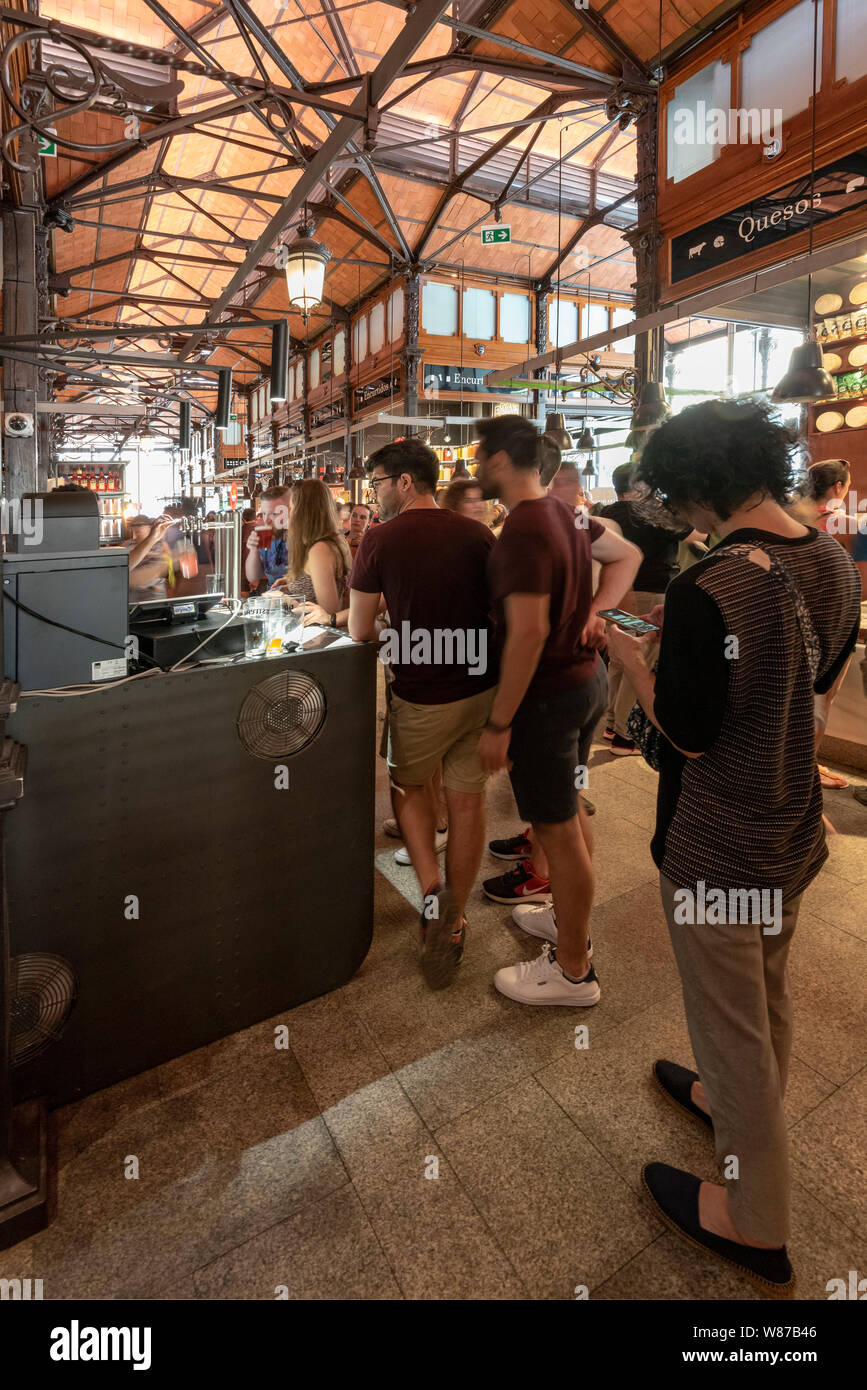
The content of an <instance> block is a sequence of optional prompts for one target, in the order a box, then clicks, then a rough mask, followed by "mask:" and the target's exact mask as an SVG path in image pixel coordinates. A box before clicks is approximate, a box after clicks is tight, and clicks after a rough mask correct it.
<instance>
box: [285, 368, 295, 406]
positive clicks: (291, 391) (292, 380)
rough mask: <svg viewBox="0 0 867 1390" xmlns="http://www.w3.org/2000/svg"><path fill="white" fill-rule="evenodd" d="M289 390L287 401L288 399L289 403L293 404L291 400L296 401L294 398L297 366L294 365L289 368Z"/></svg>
mask: <svg viewBox="0 0 867 1390" xmlns="http://www.w3.org/2000/svg"><path fill="white" fill-rule="evenodd" d="M287 390H288V394H287V396H286V401H287V404H291V402H292V401H294V399H295V368H294V367H290V368H289V382H288V386H287Z"/></svg>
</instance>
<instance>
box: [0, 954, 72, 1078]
mask: <svg viewBox="0 0 867 1390" xmlns="http://www.w3.org/2000/svg"><path fill="white" fill-rule="evenodd" d="M10 965H11V967H12V969H11V975H12V978H11V981H10V984H11V996H12V999H11V1008H10V1011H9V1012H10V1021H11V1033H12V1065H13V1066H16V1067H21V1066H23V1065H24V1063H25V1062H32V1061H33V1058H34V1057H38V1056H39V1054H40V1052H44V1051H45V1049H46V1048H47V1047H50V1046H51V1044H52V1043H53V1042H56V1041H57V1039H58V1038H59V1037H60V1035H61V1034H62V1032H63V1030H64V1028H65V1026H66V1021H67V1019H68V1018H69V1015H70V1014H71V1012H72V1009H73V1006H74V1004H75V1000H76V998H77V996H78V986H77V983H76V979H75V975H74V973H73V970H72V966H71V965H70V964H69V962H68V961H65V960H64V959H63V957H62V956H52V955H47V954H43V953H37V952H32V953H29V954H28V955H24V956H13V957H12V960H11V962H10Z"/></svg>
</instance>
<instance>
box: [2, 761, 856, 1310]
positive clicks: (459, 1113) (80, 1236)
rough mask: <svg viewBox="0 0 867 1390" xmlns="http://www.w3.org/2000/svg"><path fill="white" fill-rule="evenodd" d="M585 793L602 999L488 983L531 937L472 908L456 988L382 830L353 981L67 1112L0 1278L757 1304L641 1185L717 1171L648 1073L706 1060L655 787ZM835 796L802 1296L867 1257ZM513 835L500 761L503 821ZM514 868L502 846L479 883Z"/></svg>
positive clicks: (796, 1106)
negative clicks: (435, 986)
mask: <svg viewBox="0 0 867 1390" xmlns="http://www.w3.org/2000/svg"><path fill="white" fill-rule="evenodd" d="M378 772H379V775H378V783H377V826H378V827H379V826H381V823H382V819H383V817H384V816H385V815H387V814H388V813H389V807H388V792H387V784H386V780H385V777H384V769H383V766H382V764H381V763H380V764H379V768H378ZM590 780H591V786H590V791H589V794H590V795H591V797H592V798H593V800H594V801H595V802H596V805H597V808H598V809H597V815H596V817H595V819H594V821H593V827H594V831H595V835H596V862H597V894H596V907H595V913H594V921H593V938H594V946H595V951H596V954H595V964H596V967H597V970H598V973H599V976H600V980H601V983H602V987H603V997H602V1001H601V1003H600V1004H599V1005H598V1007H597V1008H596V1009H594V1010H592V1011H591V1012H590V1013H588V1014H580V1015H578V1014H577V1013H576V1011H573V1010H568V1009H540V1010H532V1009H529V1008H526V1007H523V1006H521V1005H519V1004H515V1003H513V1002H512V1001H510V1000H507V999H504V998H503V997H501V996H500V995H499V994H497V992H496V991H495V990H494V988H493V986H492V983H491V976H492V974H493V971H494V970H495V969H496V968H497V967H498V966H500V965H504V964H508V963H512V962H515V961H518V960H520V959H522V958H524V957H526V956H529V955H533V954H535V952H536V950H537V948H538V943H536V942H534V941H533V940H532V939H530V938H527V937H525V936H524V935H523V934H522V933H521V932H520V931H519V930H518V929H517V928H516V927H515V926H514V925H513V924H512V922H511V920H510V916H509V911H508V909H507V908H503V907H499V906H497V905H496V904H493V903H489V902H488V901H487V900H486V899H484V898H483V897H482V896H481V894H479V895H478V896H477V898H476V900H475V901H474V903H473V906H472V914H471V926H470V934H469V939H468V945H467V951H466V956H465V961H464V965H463V967H462V972H461V975H460V978H459V979H458V981H457V982H456V983H455V985H454V986H453V987H452V988H451V989H450V990H449V991H447V992H445V993H441V994H432V993H430V992H429V991H428V990H427V989H426V988H425V986H424V984H423V982H422V980H421V978H420V976H419V972H418V967H417V962H416V957H415V946H414V942H415V929H416V922H417V917H416V912H415V910H414V907H413V904H414V903H415V902H416V901H417V893H416V890H415V887H414V880H413V875H412V872H411V871H410V870H408V869H400V868H399V867H397V866H396V865H395V863H394V859H393V850H394V848H395V842H394V841H389V840H387V839H386V838H385V836H383V835H381V834H379V835H378V838H377V851H376V864H377V872H376V883H377V909H376V928H375V935H374V941H373V946H372V948H371V951H370V954H369V956H368V958H367V960H366V961H365V962H364V964H363V966H362V968H361V969H360V971H359V972H358V974H357V975H356V976H355V978H354V979H352V980H351V981H350V982H349V983H348V984H347V985H346V986H345V987H344V988H342V989H339V990H337V991H335V992H334V993H333V994H330V995H327V996H325V997H323V998H321V999H315V1000H312V1001H311V1002H310V1003H308V1004H304V1005H302V1006H301V1007H300V1008H297V1009H294V1010H292V1011H290V1012H289V1013H287V1014H285V1015H282V1016H280V1017H279V1018H277V1019H270V1020H267V1021H266V1022H264V1023H262V1024H259V1025H257V1026H256V1027H254V1028H250V1029H247V1030H246V1031H244V1032H242V1033H238V1034H235V1035H234V1036H232V1037H229V1038H224V1039H222V1040H221V1041H219V1042H217V1043H214V1044H213V1045H212V1046H210V1047H207V1048H203V1049H201V1050H200V1051H198V1052H195V1053H192V1054H190V1055H188V1056H186V1057H181V1058H178V1059H176V1060H175V1061H173V1062H170V1063H168V1064H166V1065H165V1066H163V1067H160V1068H158V1069H156V1070H154V1071H152V1072H149V1073H146V1074H144V1075H142V1076H138V1077H134V1078H132V1079H130V1080H128V1081H126V1082H123V1083H121V1084H120V1085H118V1086H114V1087H112V1088H111V1089H110V1090H107V1091H103V1092H101V1093H99V1094H97V1095H93V1096H90V1097H88V1098H86V1099H85V1100H83V1101H81V1102H80V1103H78V1104H76V1105H73V1106H68V1107H66V1108H65V1109H63V1110H60V1111H58V1112H56V1114H55V1116H54V1123H55V1125H56V1135H57V1149H58V1162H59V1179H58V1214H57V1217H56V1220H55V1221H54V1223H53V1224H52V1225H51V1227H50V1228H49V1229H48V1230H46V1231H45V1232H43V1233H42V1234H40V1235H39V1236H37V1237H35V1238H34V1239H33V1240H31V1241H29V1242H26V1243H24V1244H22V1245H19V1246H17V1247H15V1248H13V1249H12V1250H8V1251H5V1252H2V1253H0V1277H6V1278H15V1277H19V1278H26V1277H33V1278H41V1279H42V1280H43V1286H44V1296H45V1298H46V1299H64V1298H82V1299H101V1298H106V1299H147V1300H153V1299H168V1300H174V1299H211V1300H213V1299H218V1300H219V1299H229V1300H234V1299H274V1298H275V1297H278V1296H281V1294H282V1295H283V1296H285V1295H286V1293H288V1296H289V1297H290V1298H293V1299H315V1300H326V1299H341V1300H342V1299H402V1298H407V1299H509V1300H517V1299H574V1298H575V1297H576V1290H582V1289H586V1290H587V1291H588V1293H589V1296H590V1298H599V1299H606V1300H612V1299H613V1300H623V1299H626V1300H632V1299H666V1300H668V1299H670V1300H683V1299H700V1300H729V1299H731V1300H734V1299H742V1298H746V1299H759V1298H761V1294H760V1293H759V1291H758V1290H757V1289H755V1288H753V1287H752V1286H751V1285H750V1284H748V1283H745V1282H744V1281H742V1280H741V1279H740V1278H739V1277H737V1276H736V1275H735V1274H734V1273H729V1272H728V1271H727V1270H726V1269H725V1268H723V1267H720V1266H718V1265H716V1264H715V1262H713V1261H712V1260H710V1259H705V1258H704V1257H703V1256H702V1255H701V1254H700V1253H699V1252H697V1251H695V1250H693V1249H692V1248H690V1247H688V1246H686V1245H684V1244H683V1243H681V1242H680V1241H678V1240H677V1238H676V1237H675V1236H674V1235H672V1234H671V1233H670V1232H668V1231H667V1230H664V1229H663V1227H662V1225H661V1223H660V1222H659V1221H658V1219H657V1218H656V1216H655V1215H654V1213H653V1211H652V1210H651V1209H650V1207H649V1206H648V1205H647V1203H646V1201H645V1199H644V1197H643V1195H642V1188H641V1182H640V1172H641V1166H642V1164H643V1163H644V1162H646V1161H648V1160H650V1159H655V1158H656V1159H663V1160H666V1161H668V1162H672V1163H675V1164H677V1165H678V1166H682V1167H685V1168H689V1169H691V1170H692V1171H694V1172H697V1173H700V1174H701V1175H702V1176H706V1177H713V1176H714V1173H715V1160H714V1155H713V1150H712V1147H711V1146H710V1144H709V1142H708V1139H707V1137H706V1136H705V1135H704V1134H703V1132H702V1131H701V1130H700V1128H699V1127H697V1126H695V1127H694V1126H693V1125H692V1124H691V1123H690V1122H689V1121H688V1120H687V1119H685V1118H681V1117H680V1116H679V1115H678V1114H677V1113H676V1112H675V1111H674V1110H673V1109H672V1108H671V1107H670V1106H668V1105H667V1104H666V1102H665V1101H664V1099H663V1098H662V1097H661V1096H660V1095H659V1094H658V1093H657V1092H656V1090H655V1088H654V1087H653V1086H652V1084H651V1082H650V1068H651V1064H652V1062H653V1060H654V1058H656V1057H658V1056H669V1057H672V1058H675V1059H677V1060H680V1061H682V1062H684V1063H687V1064H689V1063H691V1054H690V1048H689V1042H688V1038H687V1033H686V1028H685V1024H684V1018H683V1009H682V1005H681V998H680V989H679V984H678V978H677V973H676V970H675V966H674V960H673V956H672V953H671V948H670V946H669V942H668V937H667V933H666V929H665V923H664V920H663V917H662V913H661V910H660V905H659V896H658V890H657V882H656V874H655V871H654V868H653V864H652V862H651V859H650V855H649V852H648V841H649V828H650V827H651V826H652V824H653V813H654V798H655V776H654V774H653V773H652V772H651V771H650V770H649V769H648V768H647V767H646V766H645V765H644V763H643V762H642V761H641V760H640V759H638V758H627V759H615V758H614V757H612V756H611V755H610V754H609V752H608V751H607V748H606V746H605V745H603V744H599V745H597V746H596V747H595V749H594V752H593V757H592V761H591V772H590ZM852 780H853V784H857V783H858V781H859V780H860V781H862V782H863V781H864V780H865V779H864V778H860V779H859V778H858V777H857V776H853V778H852ZM826 806H827V809H828V812H829V814H830V816H831V818H832V821H833V822H834V824H835V826H836V829H837V831H838V834H837V835H836V836H834V837H833V839H832V841H831V857H830V860H829V863H828V865H827V866H826V868H825V869H824V871H823V873H822V875H821V876H820V878H819V879H818V880H817V882H816V884H815V885H814V886H813V887H812V888H811V889H810V891H809V893H808V894H807V897H806V902H805V905H804V910H803V913H802V917H801V921H800V924H799V927H798V931H797V934H796V938H795V944H794V948H793V954H792V973H793V986H794V993H795V1000H796V1009H797V1013H796V1037H795V1048H794V1053H795V1055H794V1061H793V1066H792V1077H791V1086H790V1090H789V1095H788V1111H789V1119H790V1125H791V1139H792V1166H793V1179H794V1193H793V1233H792V1239H791V1243H790V1248H791V1253H792V1258H793V1262H794V1264H795V1266H796V1269H797V1273H798V1277H799V1296H800V1297H802V1298H804V1299H823V1298H826V1297H827V1292H826V1284H827V1282H828V1280H829V1279H831V1278H835V1277H844V1278H845V1277H847V1275H848V1271H849V1270H850V1269H855V1270H859V1271H860V1273H861V1274H862V1275H863V1274H865V1273H867V1158H865V1155H867V1142H865V1141H867V1132H865V1124H867V1121H865V1115H867V1055H865V1053H867V1042H865V1038H867V1033H865V1028H864V1017H865V1009H864V1000H865V990H864V980H865V967H867V927H865V913H864V891H865V882H867V807H863V806H861V805H860V804H859V803H858V802H856V801H854V799H853V797H852V795H851V791H838V792H830V793H828V794H827V795H826ZM516 828H517V821H516V817H515V812H514V807H513V803H512V799H511V793H510V790H509V784H508V780H507V779H506V778H505V777H499V778H497V779H495V780H494V782H493V784H492V786H491V789H490V795H489V834H490V836H494V835H502V834H508V833H511V832H512V831H513V830H514V829H516ZM503 867H507V866H502V865H499V866H498V865H497V861H493V860H490V859H488V858H486V859H485V861H484V862H483V865H482V876H484V877H487V876H488V875H490V874H491V873H496V872H500V871H501V869H502V868H503ZM284 1023H285V1025H286V1026H287V1029H288V1037H289V1047H288V1048H285V1049H276V1048H275V1045H274V1036H275V1035H274V1029H275V1027H276V1026H277V1025H278V1024H284ZM579 1025H586V1027H587V1045H586V1046H581V1045H579V1044H580V1043H581V1041H582V1039H581V1038H580V1036H576V1027H578V1026H579ZM131 1158H135V1159H137V1161H138V1172H139V1176H138V1178H137V1179H135V1180H130V1179H128V1178H127V1177H126V1176H125V1171H127V1169H128V1165H129V1163H130V1160H131Z"/></svg>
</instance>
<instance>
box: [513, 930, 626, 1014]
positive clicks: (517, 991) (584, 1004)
mask: <svg viewBox="0 0 867 1390" xmlns="http://www.w3.org/2000/svg"><path fill="white" fill-rule="evenodd" d="M494 985H495V987H496V988H497V989H498V990H499V991H500V993H501V994H505V995H506V997H507V998H509V999H516V1000H517V1001H518V1003H519V1004H560V1005H563V1004H566V1005H570V1004H571V1005H572V1006H573V1007H577V1008H579V1009H587V1008H590V1007H592V1005H593V1004H598V1003H599V1000H600V999H601V997H602V991H601V990H600V988H599V981H598V980H597V978H596V972H595V970H594V969H593V966H592V965H591V967H590V969H589V970H588V972H587V975H586V976H585V978H584V979H583V980H581V981H579V982H578V983H577V984H573V983H572V981H571V980H567V979H566V976H565V975H564V974H563V971H562V970H561V969H560V966H559V964H558V963H557V960H556V958H555V957H554V954H553V952H552V951H551V947H550V946H549V945H548V943H547V942H546V943H545V945H544V946H543V947H542V953H541V955H539V956H537V957H536V959H535V960H525V961H521V964H520V965H510V966H507V967H506V969H505V970H498V971H497V973H496V975H495V976H494Z"/></svg>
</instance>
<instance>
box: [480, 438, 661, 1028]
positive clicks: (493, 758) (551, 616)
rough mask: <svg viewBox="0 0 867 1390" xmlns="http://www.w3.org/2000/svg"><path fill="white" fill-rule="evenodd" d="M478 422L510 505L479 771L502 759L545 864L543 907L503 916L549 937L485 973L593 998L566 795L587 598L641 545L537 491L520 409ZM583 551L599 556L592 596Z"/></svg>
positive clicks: (585, 830)
mask: <svg viewBox="0 0 867 1390" xmlns="http://www.w3.org/2000/svg"><path fill="white" fill-rule="evenodd" d="M476 429H477V431H478V434H479V437H480V443H479V446H478V450H477V458H478V460H479V466H478V469H477V471H476V477H477V479H478V480H479V481H480V482H481V484H482V487H483V490H484V493H485V496H486V497H498V498H499V499H500V500H501V501H502V502H504V503H505V504H506V506H507V507H508V508H509V515H508V516H507V518H506V521H505V523H504V525H503V530H502V533H501V535H500V539H499V541H498V542H497V545H496V546H495V548H494V550H493V552H492V555H491V559H490V561H489V565H488V572H489V576H490V583H491V593H492V596H493V599H494V602H495V615H496V619H497V628H498V636H499V639H500V640H499V642H498V647H499V649H500V683H499V686H498V688H497V693H496V697H495V699H494V703H493V707H492V709H491V715H490V718H489V720H488V723H487V726H486V728H485V732H484V733H483V734H482V737H481V739H480V742H479V752H480V755H481V759H482V763H483V765H484V766H485V767H486V768H487V769H488V770H489V771H490V772H495V771H497V770H498V769H499V768H502V767H507V766H509V765H510V764H511V766H510V776H511V779H512V788H513V790H514V793H515V800H516V801H517V803H518V811H519V812H520V814H521V816H522V817H523V818H524V820H525V821H529V822H530V824H531V825H532V827H533V831H534V836H535V838H536V839H537V840H538V842H539V844H540V845H541V846H542V849H543V851H544V853H545V856H546V858H547V860H548V864H549V873H550V879H551V894H552V897H553V900H554V905H553V909H552V908H549V907H538V908H537V907H532V906H531V905H530V904H529V903H522V904H521V905H520V906H518V907H516V908H515V909H514V911H513V914H512V915H513V917H514V919H515V921H516V922H517V923H518V925H519V926H520V927H522V928H523V929H524V930H525V931H528V932H530V934H531V935H534V936H541V937H543V938H544V939H545V940H546V942H547V943H555V945H556V949H555V950H552V949H551V946H550V945H549V944H546V946H545V948H544V950H543V952H542V955H541V956H540V957H539V958H538V960H536V961H534V962H532V963H528V962H525V963H524V964H522V965H518V966H512V967H510V968H508V969H505V970H499V971H497V974H496V975H495V976H494V984H495V985H496V987H497V989H498V990H500V992H501V993H502V994H506V995H508V996H509V998H511V999H517V1000H519V1001H520V1002H521V1003H525V1004H529V1003H533V1004H572V1005H578V1006H580V1007H586V1006H588V1005H591V1004H595V1003H597V1002H598V1000H599V997H600V990H599V982H598V980H597V978H596V974H595V972H594V970H593V967H592V965H591V964H590V955H589V946H590V942H589V920H590V909H591V906H592V903H593V866H592V863H591V858H590V843H591V842H590V830H589V826H588V824H587V816H586V812H585V811H584V809H583V807H581V808H580V811H579V807H580V801H579V798H578V790H579V788H581V787H583V786H585V785H586V774H587V758H588V756H589V753H590V744H591V741H592V738H593V731H594V729H595V728H596V725H597V723H598V722H599V719H600V717H601V715H602V713H603V712H604V709H605V694H606V688H607V687H606V675H605V667H604V666H603V664H602V662H601V661H600V659H599V655H598V649H599V648H600V647H601V646H603V645H604V643H605V622H604V620H603V619H602V618H599V617H597V616H596V611H595V610H598V609H600V608H616V607H617V605H618V604H619V602H620V600H621V599H622V598H623V595H624V594H625V593H626V592H627V590H628V589H629V587H630V585H631V584H632V581H633V579H634V577H635V574H636V573H637V570H638V566H639V564H640V563H641V552H640V551H639V550H637V549H636V547H635V546H633V545H631V544H630V543H629V541H626V540H624V539H623V537H622V536H618V535H616V534H615V533H614V532H613V531H610V530H607V529H606V528H605V527H603V526H602V525H601V524H600V523H599V522H597V521H594V520H593V519H592V518H591V517H589V516H588V515H587V514H586V512H584V511H582V510H581V509H580V508H575V509H573V508H571V507H567V506H566V505H565V504H564V503H563V502H561V501H559V500H558V498H556V497H553V496H551V495H549V494H548V493H546V491H545V489H544V488H543V487H542V484H541V482H540V478H539V435H538V431H537V430H536V429H535V428H534V426H533V425H532V424H531V423H530V422H529V421H528V420H525V419H523V418H522V417H521V416H520V415H505V416H500V417H498V418H497V417H494V418H491V419H484V420H477V421H476ZM591 559H592V560H598V561H599V562H600V564H601V566H602V571H601V575H600V581H599V588H598V590H597V592H596V595H595V598H594V595H593V584H592V570H591ZM591 605H592V608H593V610H594V612H592V613H591ZM520 871H521V870H520V867H519V869H518V870H517V871H516V872H518V873H520Z"/></svg>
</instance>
